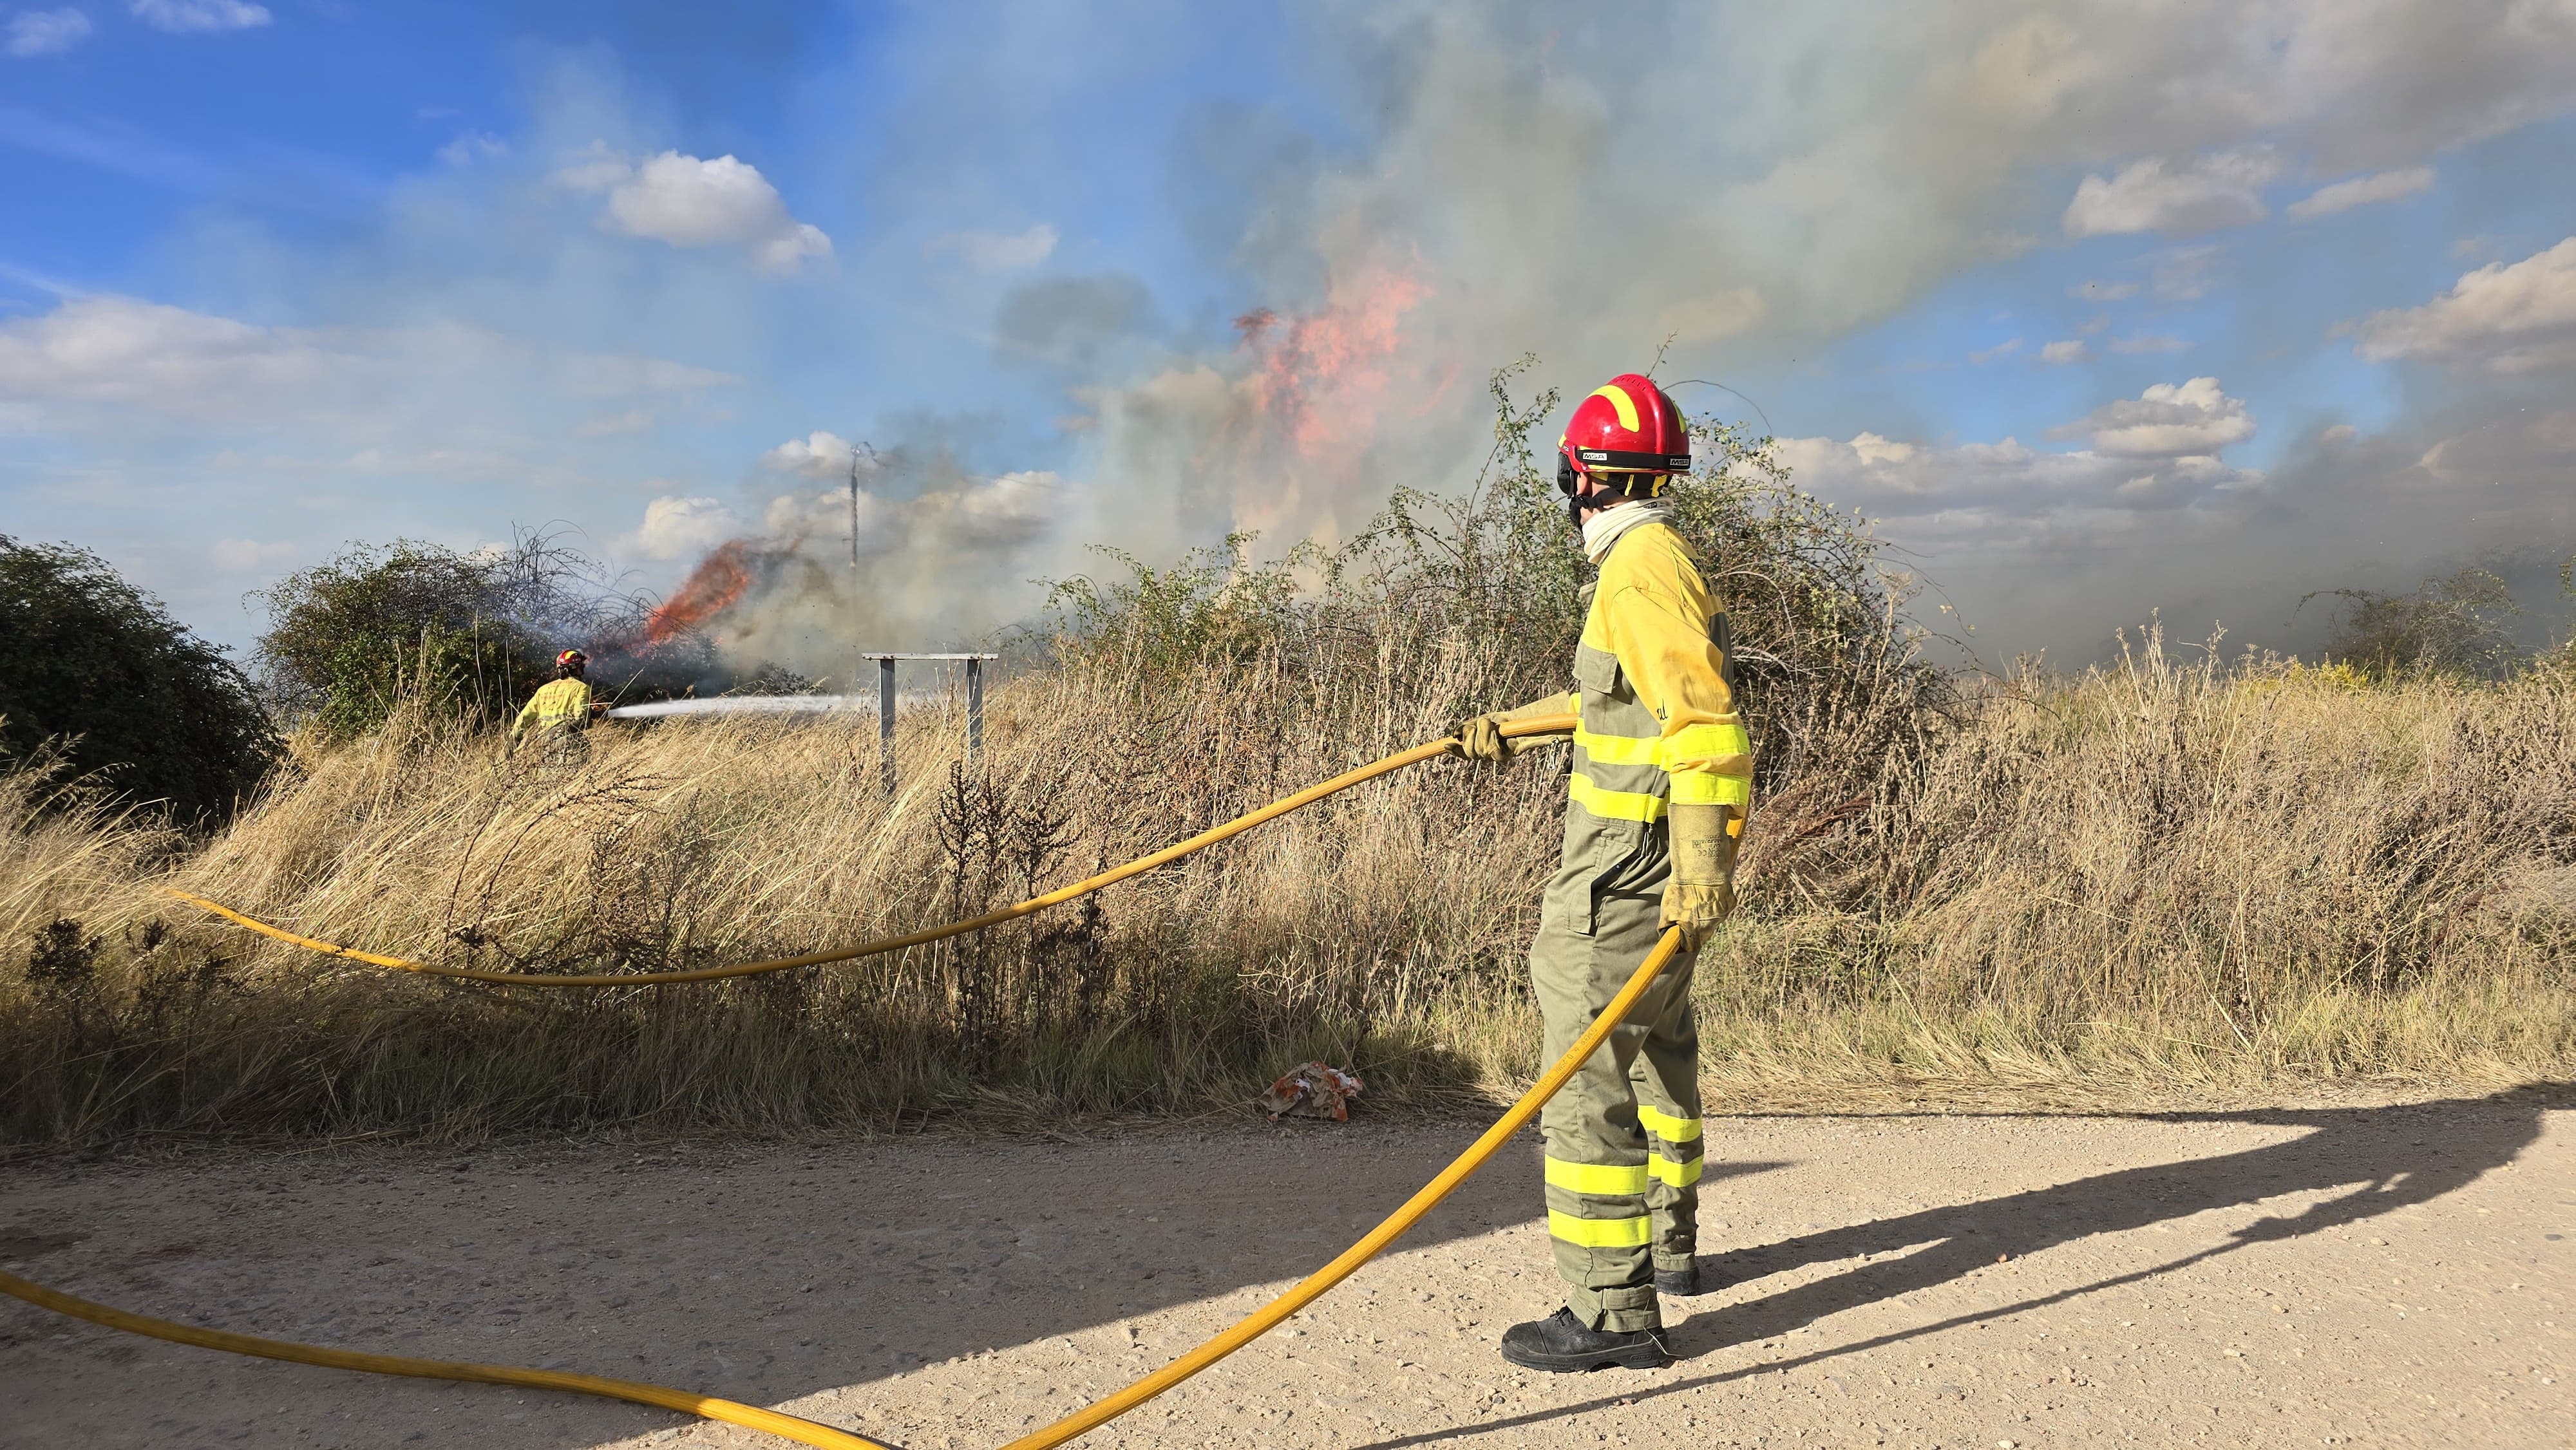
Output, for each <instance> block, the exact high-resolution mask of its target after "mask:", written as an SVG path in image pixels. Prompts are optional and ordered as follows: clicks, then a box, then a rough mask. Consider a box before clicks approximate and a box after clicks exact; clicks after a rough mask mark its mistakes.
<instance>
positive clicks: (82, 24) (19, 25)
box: [0, 5, 90, 60]
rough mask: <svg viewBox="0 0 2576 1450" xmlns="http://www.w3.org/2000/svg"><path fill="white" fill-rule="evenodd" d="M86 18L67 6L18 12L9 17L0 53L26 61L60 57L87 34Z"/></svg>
mask: <svg viewBox="0 0 2576 1450" xmlns="http://www.w3.org/2000/svg"><path fill="white" fill-rule="evenodd" d="M89 32H90V23H89V17H88V16H86V15H83V14H82V13H81V12H79V11H77V10H74V9H73V8H71V7H70V6H68V5H66V6H64V7H63V8H62V9H60V10H21V11H19V12H18V13H17V14H15V15H12V16H10V17H9V25H8V29H7V31H6V34H7V37H8V38H7V39H6V40H5V41H0V51H6V52H8V53H9V54H10V55H12V56H15V57H18V58H19V59H22V60H23V59H25V58H26V57H28V56H33V55H60V54H62V53H63V52H64V51H67V50H69V49H71V48H72V47H73V46H75V45H78V44H80V43H81V41H82V40H83V39H84V38H86V37H87V36H88V35H89Z"/></svg>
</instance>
